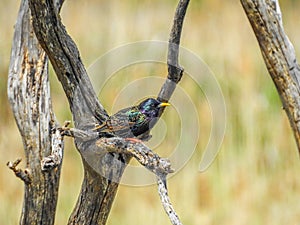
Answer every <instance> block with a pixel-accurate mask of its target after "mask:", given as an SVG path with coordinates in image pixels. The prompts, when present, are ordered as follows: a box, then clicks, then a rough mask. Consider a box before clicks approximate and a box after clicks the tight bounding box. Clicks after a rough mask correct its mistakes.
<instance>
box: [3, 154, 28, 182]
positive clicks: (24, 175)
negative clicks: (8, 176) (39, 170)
mask: <svg viewBox="0 0 300 225" xmlns="http://www.w3.org/2000/svg"><path fill="white" fill-rule="evenodd" d="M21 161H22V159H17V160H15V161H14V162H11V161H9V162H7V164H6V165H7V166H8V168H9V169H11V170H12V171H13V172H14V173H15V175H16V176H17V177H19V178H20V179H21V180H22V181H24V182H25V184H30V183H31V175H30V173H29V170H28V169H25V170H24V171H23V170H22V169H17V166H18V165H19V163H20V162H21Z"/></svg>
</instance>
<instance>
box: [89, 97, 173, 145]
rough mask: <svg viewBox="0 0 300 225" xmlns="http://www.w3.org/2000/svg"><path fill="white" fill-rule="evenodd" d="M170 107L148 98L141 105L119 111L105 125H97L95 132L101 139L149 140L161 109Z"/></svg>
mask: <svg viewBox="0 0 300 225" xmlns="http://www.w3.org/2000/svg"><path fill="white" fill-rule="evenodd" d="M168 105H170V104H169V103H166V102H160V101H158V100H156V99H154V98H147V99H146V100H144V101H142V102H141V103H140V104H139V105H136V106H132V107H129V108H125V109H122V110H120V111H118V112H117V113H116V114H114V115H112V116H110V117H109V118H108V119H107V120H106V121H105V122H104V123H102V124H98V125H96V127H95V128H94V130H96V131H97V132H98V133H99V136H100V137H113V136H119V137H123V138H134V139H136V138H137V139H140V140H147V139H149V137H150V136H149V133H150V129H151V128H152V127H153V126H154V124H155V122H156V121H157V119H158V113H159V110H160V108H161V107H165V106H168Z"/></svg>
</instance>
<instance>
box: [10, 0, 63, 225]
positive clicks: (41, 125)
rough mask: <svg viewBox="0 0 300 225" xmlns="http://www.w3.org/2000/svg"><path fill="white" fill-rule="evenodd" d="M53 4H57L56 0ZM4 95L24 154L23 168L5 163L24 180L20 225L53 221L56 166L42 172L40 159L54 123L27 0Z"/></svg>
mask: <svg viewBox="0 0 300 225" xmlns="http://www.w3.org/2000/svg"><path fill="white" fill-rule="evenodd" d="M56 4H58V5H60V3H59V2H56ZM8 98H9V101H10V104H11V107H12V110H13V114H14V116H15V119H16V123H17V125H18V128H19V131H20V134H21V136H22V140H23V145H24V150H25V156H26V169H25V170H24V171H23V170H21V169H17V168H16V167H17V165H18V163H19V162H20V160H17V161H16V162H15V163H8V166H9V167H10V168H11V169H12V170H13V171H14V172H15V174H16V175H17V176H18V177H20V178H21V179H22V180H23V181H24V183H25V190H24V202H23V209H22V214H21V219H20V224H53V223H54V219H55V211H56V204H57V197H58V186H59V177H60V166H58V167H56V168H55V169H53V170H49V171H43V170H42V168H41V160H42V159H43V158H44V157H45V156H48V155H49V154H51V151H52V145H51V143H52V129H55V128H56V126H57V123H56V120H55V116H54V114H53V111H52V107H51V98H50V88H49V81H48V60H47V56H46V53H45V52H44V50H43V49H42V48H41V46H40V45H39V43H38V40H37V39H36V38H35V35H34V32H33V29H32V25H31V19H30V10H29V7H28V1H27V0H23V1H22V2H21V6H20V10H19V14H18V18H17V22H16V25H15V33H14V38H13V45H12V51H11V61H10V66H9V77H8ZM61 147H62V146H61Z"/></svg>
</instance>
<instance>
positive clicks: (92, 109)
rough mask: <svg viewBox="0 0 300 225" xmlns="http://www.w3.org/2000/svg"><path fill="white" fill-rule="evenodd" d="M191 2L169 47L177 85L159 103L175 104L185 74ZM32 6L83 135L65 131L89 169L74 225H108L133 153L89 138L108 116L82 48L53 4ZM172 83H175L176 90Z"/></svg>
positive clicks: (39, 1)
mask: <svg viewBox="0 0 300 225" xmlns="http://www.w3.org/2000/svg"><path fill="white" fill-rule="evenodd" d="M188 2H189V1H180V3H179V5H178V7H177V11H176V16H175V19H174V26H173V29H172V32H171V35H170V46H169V48H172V49H169V51H170V52H169V54H168V58H170V59H168V64H169V67H170V69H169V76H168V79H167V80H169V81H171V83H170V82H166V86H165V88H164V87H163V88H162V91H161V94H160V95H159V98H162V99H164V100H165V101H167V100H169V98H170V97H171V95H172V93H173V91H174V89H175V86H176V83H178V82H179V81H180V78H181V76H182V71H183V69H182V68H181V67H180V66H179V65H178V51H179V46H178V45H179V42H180V34H181V29H182V23H183V18H184V15H185V12H186V8H187V5H188ZM29 6H30V9H31V12H32V18H33V27H34V31H35V34H36V36H37V39H38V40H39V42H40V44H41V46H42V47H43V49H44V50H45V52H46V53H47V55H48V57H49V59H50V61H51V63H52V65H53V68H54V70H55V72H56V74H57V77H58V79H59V80H60V82H61V84H62V86H63V88H64V91H65V94H66V96H67V98H68V101H69V104H70V109H71V112H72V115H73V119H74V124H75V127H76V129H77V131H79V130H81V131H82V132H75V133H74V131H75V130H73V131H70V132H68V131H65V134H68V135H73V136H74V137H75V144H76V147H77V149H78V150H79V152H80V153H81V155H82V160H83V164H84V180H83V183H82V188H81V192H80V196H79V198H78V201H77V204H76V206H75V209H74V211H73V213H72V215H71V217H70V219H69V224H105V223H106V220H107V217H108V214H109V211H110V208H111V205H112V202H113V200H114V197H115V194H116V191H117V187H118V182H119V180H120V178H121V176H122V174H123V171H124V169H125V167H126V164H127V163H128V162H129V160H130V158H131V156H132V155H133V154H125V153H119V152H118V151H113V153H112V152H109V151H107V149H106V148H104V147H102V148H100V151H99V146H97V137H94V136H93V134H91V133H89V132H88V135H86V134H85V132H86V131H89V130H91V129H92V128H94V124H99V123H102V122H104V121H105V120H106V119H107V118H108V115H107V113H106V111H105V109H104V108H103V107H102V105H101V104H100V102H99V100H98V98H97V96H96V94H95V92H94V90H93V87H92V85H91V83H90V80H89V78H88V75H87V72H86V70H85V68H84V65H83V63H82V61H81V59H80V54H79V51H78V49H77V47H76V44H75V43H74V41H73V40H72V39H71V37H70V36H69V35H68V34H67V31H66V29H65V27H64V26H63V24H62V22H61V19H60V17H59V15H58V13H57V12H56V10H55V7H54V4H53V2H52V0H29ZM173 45H177V46H175V47H173ZM173 54H175V57H173ZM174 60H175V61H174ZM172 83H175V86H174V85H173V84H172ZM164 93H165V94H164ZM166 93H167V94H166ZM90 135H91V136H90ZM87 155H89V156H90V158H94V159H95V163H96V165H95V167H96V168H99V171H98V170H97V171H95V170H94V166H93V168H91V166H90V164H88V163H87V162H86V156H87ZM133 156H134V155H133ZM135 157H136V156H135ZM160 163H162V162H160Z"/></svg>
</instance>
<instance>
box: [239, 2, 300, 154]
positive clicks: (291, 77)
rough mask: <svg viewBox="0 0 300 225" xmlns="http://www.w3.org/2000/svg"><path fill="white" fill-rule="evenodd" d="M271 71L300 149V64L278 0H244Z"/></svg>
mask: <svg viewBox="0 0 300 225" xmlns="http://www.w3.org/2000/svg"><path fill="white" fill-rule="evenodd" d="M241 3H242V6H243V8H244V10H245V13H246V15H247V17H248V19H249V22H250V24H251V26H252V28H253V31H254V34H255V36H256V38H257V41H258V44H259V47H260V49H261V53H262V56H263V59H264V61H265V64H266V66H267V69H268V71H269V74H270V76H271V78H272V79H273V81H274V84H275V86H276V88H277V91H278V93H279V96H280V98H281V101H282V104H283V108H284V110H285V112H286V114H287V116H288V119H289V122H290V125H291V127H292V129H293V132H294V137H295V140H296V143H297V147H298V152H299V153H300V83H299V81H300V67H299V64H298V62H297V59H296V54H295V50H294V47H293V45H292V43H291V42H290V40H289V38H288V36H287V35H286V34H285V32H284V28H283V22H282V16H281V10H280V6H279V3H278V1H277V0H241Z"/></svg>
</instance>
